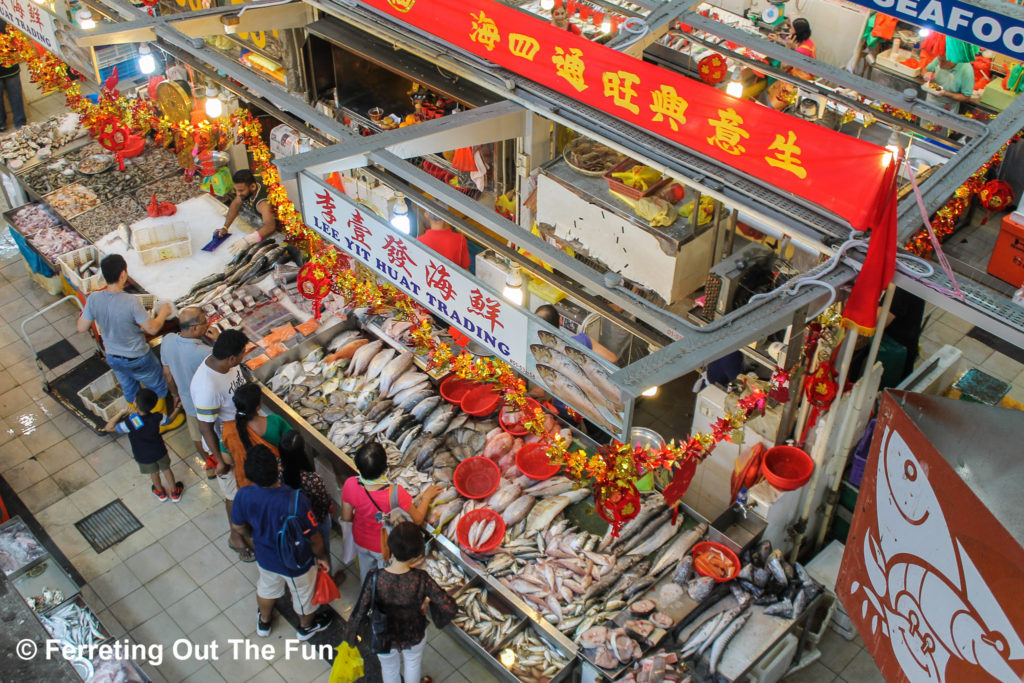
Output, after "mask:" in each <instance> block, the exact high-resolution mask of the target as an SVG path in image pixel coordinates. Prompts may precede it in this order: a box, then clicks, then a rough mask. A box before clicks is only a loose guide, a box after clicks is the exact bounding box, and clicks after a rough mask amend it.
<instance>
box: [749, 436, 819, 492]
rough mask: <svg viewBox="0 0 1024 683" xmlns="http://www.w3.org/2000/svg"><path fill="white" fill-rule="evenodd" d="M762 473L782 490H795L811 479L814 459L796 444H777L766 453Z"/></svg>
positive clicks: (769, 481)
mask: <svg viewBox="0 0 1024 683" xmlns="http://www.w3.org/2000/svg"><path fill="white" fill-rule="evenodd" d="M761 473H762V474H764V478H765V479H767V480H768V483H769V484H771V485H772V486H774V487H775V488H777V489H779V490H780V491H795V490H796V489H798V488H800V487H801V486H803V485H804V484H806V483H807V482H808V481H810V479H811V475H812V474H813V473H814V460H812V459H811V456H809V455H807V453H806V452H805V451H802V450H800V449H799V448H797V447H795V446H775V447H774V448H769V449H768V452H767V453H765V454H764V462H762V463H761Z"/></svg>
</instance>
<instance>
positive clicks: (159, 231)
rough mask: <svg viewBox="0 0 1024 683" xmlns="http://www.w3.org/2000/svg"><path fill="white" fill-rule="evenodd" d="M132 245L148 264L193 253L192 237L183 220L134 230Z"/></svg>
mask: <svg viewBox="0 0 1024 683" xmlns="http://www.w3.org/2000/svg"><path fill="white" fill-rule="evenodd" d="M132 247H133V248H134V249H135V250H136V251H138V252H139V257H140V258H142V262H143V263H144V264H146V265H147V266H151V265H153V264H154V263H159V262H160V261H167V260H169V259H175V258H182V257H185V256H191V255H192V237H191V234H190V233H189V230H188V224H187V223H184V222H183V221H174V222H171V223H161V224H159V225H149V226H146V227H144V228H134V229H133V230H132Z"/></svg>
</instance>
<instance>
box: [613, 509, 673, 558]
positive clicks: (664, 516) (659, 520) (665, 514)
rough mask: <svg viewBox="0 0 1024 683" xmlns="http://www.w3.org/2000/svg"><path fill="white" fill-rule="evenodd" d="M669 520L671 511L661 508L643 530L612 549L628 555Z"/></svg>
mask: <svg viewBox="0 0 1024 683" xmlns="http://www.w3.org/2000/svg"><path fill="white" fill-rule="evenodd" d="M671 519H672V510H671V509H668V508H662V510H661V512H660V513H658V515H657V516H655V517H654V518H653V519H651V520H649V521H648V522H647V524H645V525H644V526H643V528H641V529H638V530H637V532H636V533H635V534H633V537H632V538H630V539H626V542H625V543H623V544H621V545H618V544H615V545H613V546H612V548H613V549H614V550H615V552H617V553H628V552H629V551H630V550H632V549H633V548H635V547H637V546H638V545H640V544H641V543H643V542H644V540H646V539H648V538H650V537H651V534H652V533H654V531H655V529H658V528H660V527H661V526H662V525H664V524H665V523H666V522H669V521H671Z"/></svg>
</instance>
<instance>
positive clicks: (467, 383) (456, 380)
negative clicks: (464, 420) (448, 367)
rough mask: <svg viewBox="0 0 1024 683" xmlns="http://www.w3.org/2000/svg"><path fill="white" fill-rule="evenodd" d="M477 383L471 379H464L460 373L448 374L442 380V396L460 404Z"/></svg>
mask: <svg viewBox="0 0 1024 683" xmlns="http://www.w3.org/2000/svg"><path fill="white" fill-rule="evenodd" d="M475 386H477V383H476V382H474V381H473V380H470V379H462V378H461V377H459V376H458V375H448V376H447V377H445V378H444V379H443V380H441V387H440V391H441V398H443V399H444V400H446V401H448V402H449V403H454V404H455V405H459V403H460V402H461V401H462V399H463V397H464V396H465V395H466V394H468V393H469V392H470V390H471V389H473V387H475Z"/></svg>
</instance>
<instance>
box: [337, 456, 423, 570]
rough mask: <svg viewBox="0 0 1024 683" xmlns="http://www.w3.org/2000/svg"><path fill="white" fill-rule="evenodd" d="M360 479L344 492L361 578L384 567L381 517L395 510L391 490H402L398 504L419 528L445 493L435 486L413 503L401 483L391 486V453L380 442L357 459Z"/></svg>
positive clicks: (343, 516) (343, 504)
mask: <svg viewBox="0 0 1024 683" xmlns="http://www.w3.org/2000/svg"><path fill="white" fill-rule="evenodd" d="M355 461H356V469H358V470H359V476H358V477H349V478H348V479H346V480H345V485H344V486H342V489H341V520H342V521H343V522H351V523H352V540H353V541H355V544H356V557H357V558H358V559H359V579H360V581H362V580H363V579H365V578H366V574H367V573H368V572H369V571H370V570H371V569H374V568H381V569H383V568H384V557H383V555H382V554H381V545H380V530H381V521H380V517H381V515H382V514H383V513H386V512H390V511H391V487H392V486H395V487H397V489H398V505H399V507H401V508H402V509H403V510H406V511H407V512H408V513H409V517H410V518H411V519H412V522H413V523H414V524H415V525H416V526H420V525H421V524H423V520H424V519H426V516H427V508H429V507H430V504H431V503H432V502H433V500H434V498H436V497H437V495H438V494H439V493H441V491H442V489H441V487H440V486H436V485H433V484H431V485H430V486H428V487H427V488H426V489H425V490H424V491H423V494H422V495H421V496H420V497H419V499H418V500H417V501H415V502H414V501H413V499H412V496H410V495H409V493H408V492H407V491H406V490H405V489H404V488H402V487H401V486H399V485H398V484H390V483H388V480H387V477H386V476H385V472H386V470H387V466H388V459H387V454H386V453H385V452H384V448H383V447H382V446H381V445H380V444H379V443H368V444H366V445H364V446H363V447H362V448H360V449H359V452H358V453H356V457H355Z"/></svg>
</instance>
